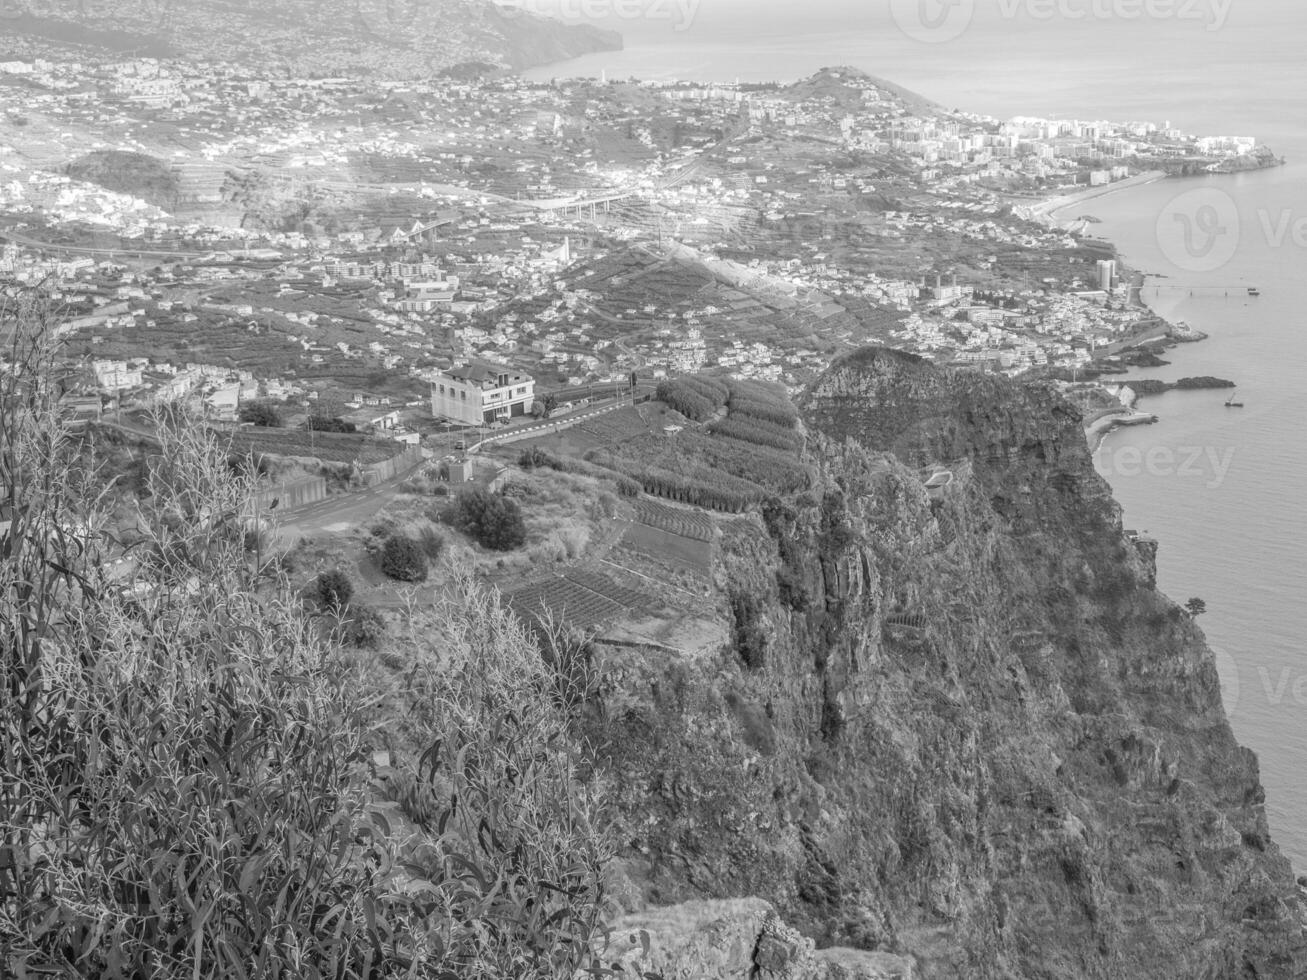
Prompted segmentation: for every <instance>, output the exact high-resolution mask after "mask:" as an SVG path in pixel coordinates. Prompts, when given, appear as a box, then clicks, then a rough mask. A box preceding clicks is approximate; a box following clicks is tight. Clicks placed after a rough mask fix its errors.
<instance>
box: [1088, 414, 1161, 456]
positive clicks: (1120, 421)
mask: <svg viewBox="0 0 1307 980" xmlns="http://www.w3.org/2000/svg"><path fill="white" fill-rule="evenodd" d="M1158 421H1161V420H1160V419H1159V418H1158V417H1157V416H1156V415H1154V414H1153V413H1151V412H1140V411H1136V410H1135V409H1132V408H1126V409H1122V410H1121V411H1119V412H1114V413H1113V414H1111V415H1104V416H1102V417H1101V418H1097V419H1094V421H1092V422H1090V423H1089V424H1088V425H1086V426H1085V441H1086V442H1088V443H1089V453H1090V455H1093V454H1095V453H1097V452H1098V450H1100V449H1102V448H1103V442H1104V440H1105V439H1107V437H1108V436H1109V435H1110V434H1111V433H1113V432H1115V431H1116V430H1117V429H1122V428H1127V427H1129V426H1134V425H1152V424H1153V423H1154V422H1158Z"/></svg>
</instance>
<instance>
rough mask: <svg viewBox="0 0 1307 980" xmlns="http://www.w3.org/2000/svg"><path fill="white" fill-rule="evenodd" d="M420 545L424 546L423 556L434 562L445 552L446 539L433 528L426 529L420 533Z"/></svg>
mask: <svg viewBox="0 0 1307 980" xmlns="http://www.w3.org/2000/svg"><path fill="white" fill-rule="evenodd" d="M418 544H419V545H421V546H422V552H423V554H425V555H426V556H427V557H428V558H430V559H431V560H432V561H435V560H436V559H437V558H439V557H440V556H441V554H442V553H443V552H444V550H445V539H444V538H442V537H441V536H440V535H439V534H438V533H437V532H436V529H435V528H433V527H424V528H422V530H420V531H419V532H418Z"/></svg>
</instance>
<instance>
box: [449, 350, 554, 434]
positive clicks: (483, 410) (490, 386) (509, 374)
mask: <svg viewBox="0 0 1307 980" xmlns="http://www.w3.org/2000/svg"><path fill="white" fill-rule="evenodd" d="M534 401H535V379H534V378H532V377H531V376H530V375H529V374H524V373H523V372H521V371H518V370H517V369H516V368H512V367H509V366H508V365H506V364H491V363H488V362H486V361H471V362H469V363H468V364H466V365H464V366H462V367H454V368H451V369H450V370H448V371H442V372H440V374H438V375H436V377H435V378H434V379H433V380H432V382H431V414H432V415H434V416H435V417H436V418H446V419H450V420H452V421H454V422H462V423H463V424H464V425H484V424H486V423H488V422H495V421H497V420H499V419H509V418H516V417H518V416H520V415H526V414H527V413H528V412H530V411H531V405H532V403H533V402H534Z"/></svg>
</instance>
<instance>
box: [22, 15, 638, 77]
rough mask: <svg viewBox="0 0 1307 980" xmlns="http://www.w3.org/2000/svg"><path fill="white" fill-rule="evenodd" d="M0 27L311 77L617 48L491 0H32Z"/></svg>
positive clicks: (108, 51) (55, 44) (40, 40)
mask: <svg viewBox="0 0 1307 980" xmlns="http://www.w3.org/2000/svg"><path fill="white" fill-rule="evenodd" d="M5 25H6V42H7V43H6V45H5V47H6V48H8V49H11V50H22V49H23V47H24V46H28V45H32V46H35V48H36V50H41V51H45V52H51V51H56V52H57V51H60V50H63V51H66V52H69V53H73V52H83V53H91V54H96V55H102V56H103V55H144V56H153V57H177V58H185V59H190V60H193V61H207V62H219V61H221V62H227V63H230V64H236V65H245V66H248V67H258V68H260V69H264V70H266V69H267V68H269V67H280V68H283V69H284V70H285V71H286V72H287V73H289V74H292V75H302V76H309V77H323V76H330V75H365V76H376V77H383V78H415V77H422V76H426V75H430V74H432V73H434V72H438V71H441V70H444V69H449V68H452V67H455V66H459V65H466V64H470V63H486V64H492V65H498V66H503V67H508V68H515V69H521V68H529V67H533V66H536V65H542V64H548V63H550V62H554V61H562V60H565V59H568V58H574V57H577V56H578V55H582V54H587V53H590V52H594V51H606V50H617V49H620V48H621V46H622V39H621V36H620V35H619V34H617V33H616V32H614V31H608V30H601V29H598V28H594V27H590V26H588V25H582V26H569V25H565V24H562V23H561V22H558V21H555V20H551V19H549V18H546V17H539V16H536V15H534V14H532V13H529V12H527V11H526V10H523V9H520V8H518V7H513V6H501V5H497V4H495V3H492V2H491V0H277V2H276V3H265V4H252V3H245V2H241V0H219V2H204V0H175V2H170V3H168V4H164V5H158V4H153V3H148V2H144V0H129V2H127V3H123V4H117V3H116V4H113V5H112V6H110V5H102V4H42V5H40V6H39V9H38V11H37V13H36V14H33V13H23V14H22V15H21V16H14V17H6V20H5Z"/></svg>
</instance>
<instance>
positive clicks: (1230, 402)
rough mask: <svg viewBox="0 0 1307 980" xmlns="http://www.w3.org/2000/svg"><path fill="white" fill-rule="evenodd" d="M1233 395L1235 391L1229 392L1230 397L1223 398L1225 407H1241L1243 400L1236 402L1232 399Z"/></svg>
mask: <svg viewBox="0 0 1307 980" xmlns="http://www.w3.org/2000/svg"><path fill="white" fill-rule="evenodd" d="M1234 396H1235V392H1233V391H1232V392H1230V397H1229V398H1227V399H1226V400H1225V407H1226V408H1243V402H1237V401H1235V400H1234Z"/></svg>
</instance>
